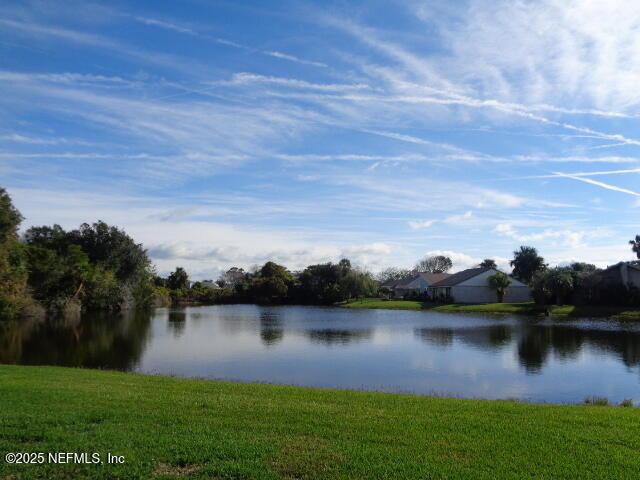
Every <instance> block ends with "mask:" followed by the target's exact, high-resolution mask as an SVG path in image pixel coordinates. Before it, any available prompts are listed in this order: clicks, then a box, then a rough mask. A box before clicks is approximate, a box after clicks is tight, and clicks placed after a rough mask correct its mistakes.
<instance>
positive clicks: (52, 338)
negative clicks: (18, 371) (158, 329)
mask: <svg viewBox="0 0 640 480" xmlns="http://www.w3.org/2000/svg"><path fill="white" fill-rule="evenodd" d="M150 319H151V314H150V313H149V312H136V313H134V312H127V313H125V314H122V315H117V314H113V315H92V316H90V315H85V316H84V318H83V319H82V320H81V321H66V320H62V319H58V320H51V321H42V322H30V321H25V322H11V323H5V324H3V325H2V326H1V327H0V361H2V362H3V363H16V364H24V365H63V366H73V367H89V368H108V369H116V370H130V369H132V368H133V367H134V366H135V365H136V364H137V362H138V361H139V360H140V357H141V356H142V352H143V351H144V348H145V344H146V340H147V338H148V334H149V326H150Z"/></svg>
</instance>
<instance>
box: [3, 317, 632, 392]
mask: <svg viewBox="0 0 640 480" xmlns="http://www.w3.org/2000/svg"><path fill="white" fill-rule="evenodd" d="M0 362H1V363H18V364H26V365H66V366H82V367H90V368H107V369H118V370H126V371H137V372H145V373H162V374H171V375H178V376H184V377H204V378H215V379H228V380H240V381H249V382H266V383H279V384H291V385H307V386H322V387H338V388H350V389H365V390H379V391H391V392H412V393H419V394H437V395H447V396H457V397H469V398H517V399H523V400H529V401H542V402H561V403H565V402H566V403H575V402H582V401H583V400H584V399H585V397H587V396H593V395H597V396H605V397H608V398H609V400H611V401H615V402H620V401H621V400H623V399H625V398H630V399H633V400H634V401H635V402H636V403H638V402H640V325H638V324H634V323H617V322H614V321H602V320H589V319H583V320H559V319H544V320H542V319H533V318H522V317H515V316H489V315H468V314H464V315H461V314H443V313H435V312H411V311H393V310H346V309H339V308H319V307H259V306H255V305H224V306H207V307H188V308H180V309H163V308H161V309H156V310H155V311H153V312H151V313H136V314H129V315H124V316H115V317H114V316H111V317H106V316H95V317H90V318H83V319H82V320H81V321H75V322H70V321H56V322H45V323H39V322H22V323H5V324H0Z"/></svg>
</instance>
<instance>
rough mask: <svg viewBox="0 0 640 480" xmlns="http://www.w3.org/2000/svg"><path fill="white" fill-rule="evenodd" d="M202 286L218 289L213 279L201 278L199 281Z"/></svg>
mask: <svg viewBox="0 0 640 480" xmlns="http://www.w3.org/2000/svg"><path fill="white" fill-rule="evenodd" d="M200 283H201V284H202V286H203V287H207V288H214V289H218V288H220V286H219V285H218V284H217V283H216V282H214V281H213V280H203V281H202V282H200Z"/></svg>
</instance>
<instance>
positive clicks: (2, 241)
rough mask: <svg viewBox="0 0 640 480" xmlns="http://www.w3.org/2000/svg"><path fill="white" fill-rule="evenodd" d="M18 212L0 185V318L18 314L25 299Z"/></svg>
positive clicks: (25, 276)
mask: <svg viewBox="0 0 640 480" xmlns="http://www.w3.org/2000/svg"><path fill="white" fill-rule="evenodd" d="M21 222H22V215H20V212H19V211H18V210H17V209H16V208H15V207H14V206H13V202H12V201H11V197H10V196H9V194H8V193H7V192H6V191H5V190H4V189H3V188H0V319H2V318H3V317H7V318H8V317H12V316H14V315H16V314H17V313H19V311H20V310H21V309H22V308H23V307H24V305H25V302H26V301H27V298H28V295H27V293H26V285H27V270H26V266H25V263H24V255H23V249H22V248H21V245H20V243H19V241H18V227H19V226H20V223H21Z"/></svg>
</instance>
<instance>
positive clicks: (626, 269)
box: [600, 262, 640, 288]
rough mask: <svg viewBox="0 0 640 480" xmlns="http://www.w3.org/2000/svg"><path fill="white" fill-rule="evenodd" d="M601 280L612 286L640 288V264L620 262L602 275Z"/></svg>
mask: <svg viewBox="0 0 640 480" xmlns="http://www.w3.org/2000/svg"><path fill="white" fill-rule="evenodd" d="M600 278H601V279H602V280H604V281H605V282H608V283H612V284H618V283H619V284H622V285H624V286H625V287H627V288H629V287H636V288H640V262H620V263H618V264H616V265H613V266H611V267H609V268H606V269H605V270H603V271H602V272H601V273H600Z"/></svg>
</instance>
